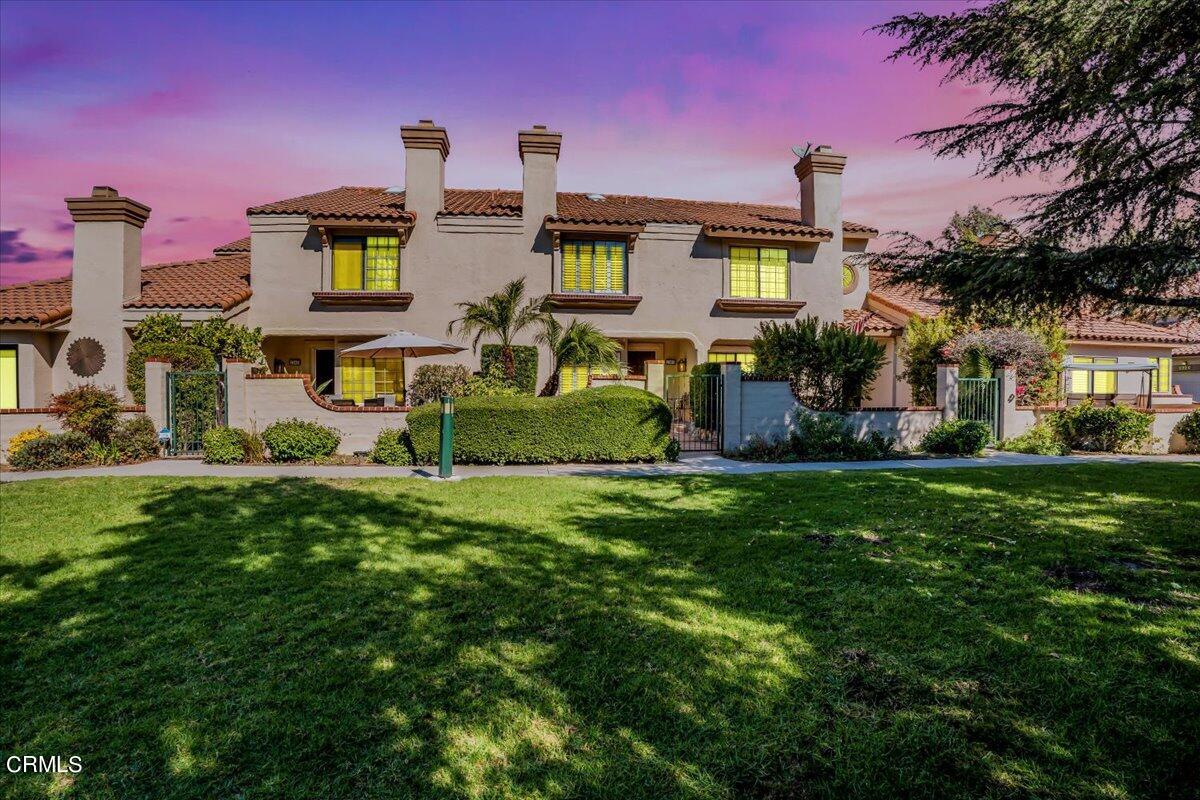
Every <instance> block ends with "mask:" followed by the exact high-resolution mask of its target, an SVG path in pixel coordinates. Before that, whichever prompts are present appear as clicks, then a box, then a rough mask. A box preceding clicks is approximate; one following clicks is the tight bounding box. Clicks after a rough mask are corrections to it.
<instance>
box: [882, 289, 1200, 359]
mask: <svg viewBox="0 0 1200 800" xmlns="http://www.w3.org/2000/svg"><path fill="white" fill-rule="evenodd" d="M869 297H871V298H872V299H874V300H876V301H877V302H881V303H883V304H884V305H887V306H891V307H893V308H896V309H897V310H899V311H902V312H904V313H906V314H915V315H917V316H920V317H932V316H936V315H937V314H938V313H940V312H941V310H942V305H941V301H940V298H939V297H938V295H937V293H936V292H931V291H928V290H926V289H922V288H920V287H917V286H913V285H910V284H901V285H893V284H890V283H888V282H887V275H886V273H881V272H878V271H873V272H872V273H871V291H870V293H869ZM1063 326H1064V327H1065V328H1066V329H1067V338H1068V339H1073V340H1076V341H1105V342H1153V343H1162V344H1171V343H1174V342H1181V341H1188V337H1187V336H1186V335H1185V334H1182V333H1179V332H1176V331H1173V330H1171V329H1170V328H1165V327H1162V326H1159V325H1151V324H1149V323H1146V322H1136V321H1134V320H1130V319H1115V318H1111V317H1099V316H1083V317H1076V318H1073V319H1067V320H1064V321H1063Z"/></svg>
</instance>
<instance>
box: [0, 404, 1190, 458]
mask: <svg viewBox="0 0 1200 800" xmlns="http://www.w3.org/2000/svg"><path fill="white" fill-rule="evenodd" d="M1175 432H1176V433H1178V434H1179V435H1180V436H1182V437H1183V440H1184V441H1185V442H1187V449H1188V450H1189V451H1192V452H1195V451H1197V450H1200V409H1198V410H1196V411H1193V412H1192V413H1190V414H1188V415H1187V416H1185V417H1184V418H1183V419H1181V420H1179V424H1178V425H1176V426H1175ZM9 448H10V449H11V448H12V445H9Z"/></svg>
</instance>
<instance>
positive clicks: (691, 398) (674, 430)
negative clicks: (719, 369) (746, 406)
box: [666, 375, 725, 452]
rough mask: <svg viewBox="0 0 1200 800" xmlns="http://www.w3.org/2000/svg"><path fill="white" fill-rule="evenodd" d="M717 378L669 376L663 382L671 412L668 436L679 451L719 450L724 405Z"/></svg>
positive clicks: (713, 376) (718, 376)
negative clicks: (674, 442)
mask: <svg viewBox="0 0 1200 800" xmlns="http://www.w3.org/2000/svg"><path fill="white" fill-rule="evenodd" d="M721 387H722V379H721V376H720V375H671V376H668V378H667V381H666V401H667V405H668V406H670V408H671V436H672V437H674V438H675V439H678V440H679V449H680V450H686V451H693V452H695V451H712V450H717V451H719V450H720V449H721V435H722V432H723V429H724V411H725V409H724V402H723V392H722V391H721Z"/></svg>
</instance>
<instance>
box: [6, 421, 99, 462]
mask: <svg viewBox="0 0 1200 800" xmlns="http://www.w3.org/2000/svg"><path fill="white" fill-rule="evenodd" d="M92 444H93V441H92V440H91V439H89V438H88V437H87V436H86V435H85V434H82V433H80V432H79V431H67V432H66V433H52V434H50V435H49V436H43V437H41V438H39V439H34V440H32V441H30V442H26V443H25V446H24V447H22V448H21V449H20V450H19V451H18V452H17V454H16V455H15V456H13V457H12V460H11V462H10V463H11V464H12V466H13V469H23V470H34V469H65V468H67V467H80V466H83V465H84V464H87V463H88V448H89V447H91V446H92Z"/></svg>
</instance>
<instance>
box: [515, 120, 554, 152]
mask: <svg viewBox="0 0 1200 800" xmlns="http://www.w3.org/2000/svg"><path fill="white" fill-rule="evenodd" d="M561 150H562V134H561V133H559V132H558V131H552V130H549V129H547V128H546V126H545V125H534V126H533V127H532V128H531V129H530V130H527V131H517V153H519V154H520V156H521V160H522V161H524V160H525V154H526V153H543V154H545V155H551V156H554V160H555V161H557V160H558V154H559V152H560V151H561Z"/></svg>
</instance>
